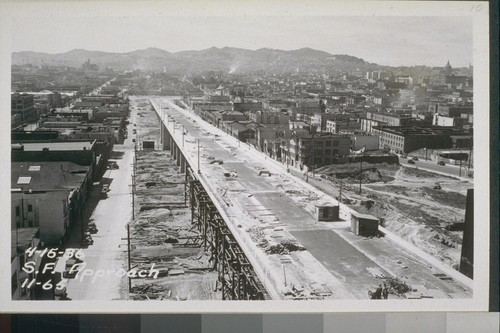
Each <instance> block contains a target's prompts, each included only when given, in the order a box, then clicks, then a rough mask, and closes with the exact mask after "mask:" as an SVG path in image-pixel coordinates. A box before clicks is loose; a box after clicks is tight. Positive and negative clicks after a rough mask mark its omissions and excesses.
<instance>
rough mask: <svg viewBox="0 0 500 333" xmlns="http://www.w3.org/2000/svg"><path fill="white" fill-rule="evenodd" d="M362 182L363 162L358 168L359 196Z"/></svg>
mask: <svg viewBox="0 0 500 333" xmlns="http://www.w3.org/2000/svg"><path fill="white" fill-rule="evenodd" d="M362 181H363V160H361V164H360V168H359V194H360V195H361V184H362Z"/></svg>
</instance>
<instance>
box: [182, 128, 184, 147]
mask: <svg viewBox="0 0 500 333" xmlns="http://www.w3.org/2000/svg"><path fill="white" fill-rule="evenodd" d="M182 148H184V125H182Z"/></svg>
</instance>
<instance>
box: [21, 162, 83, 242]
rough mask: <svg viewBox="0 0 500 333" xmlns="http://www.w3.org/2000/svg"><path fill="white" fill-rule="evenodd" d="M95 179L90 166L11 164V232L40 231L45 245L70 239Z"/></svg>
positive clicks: (41, 163) (53, 163)
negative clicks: (32, 229)
mask: <svg viewBox="0 0 500 333" xmlns="http://www.w3.org/2000/svg"><path fill="white" fill-rule="evenodd" d="M91 188H92V175H91V170H90V167H89V166H83V165H79V164H76V163H71V162H12V172H11V203H12V204H11V209H12V212H11V220H12V229H13V230H15V228H33V227H35V228H40V241H41V242H42V244H43V245H56V244H60V242H61V241H62V240H63V239H64V237H66V236H67V232H68V230H69V227H70V224H71V223H75V222H76V221H77V220H78V218H79V216H80V214H81V212H82V209H83V204H84V203H85V200H86V198H87V194H88V192H89V190H90V189H91Z"/></svg>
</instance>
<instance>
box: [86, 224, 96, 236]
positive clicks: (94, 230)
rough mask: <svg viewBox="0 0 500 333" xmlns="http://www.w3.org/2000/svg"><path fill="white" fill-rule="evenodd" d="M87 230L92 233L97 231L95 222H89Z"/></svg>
mask: <svg viewBox="0 0 500 333" xmlns="http://www.w3.org/2000/svg"><path fill="white" fill-rule="evenodd" d="M87 231H88V232H89V233H91V234H95V233H97V231H98V230H97V227H96V225H95V223H94V222H89V224H88V225H87Z"/></svg>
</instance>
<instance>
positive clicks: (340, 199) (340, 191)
mask: <svg viewBox="0 0 500 333" xmlns="http://www.w3.org/2000/svg"><path fill="white" fill-rule="evenodd" d="M339 202H340V203H342V178H340V190H339Z"/></svg>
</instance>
